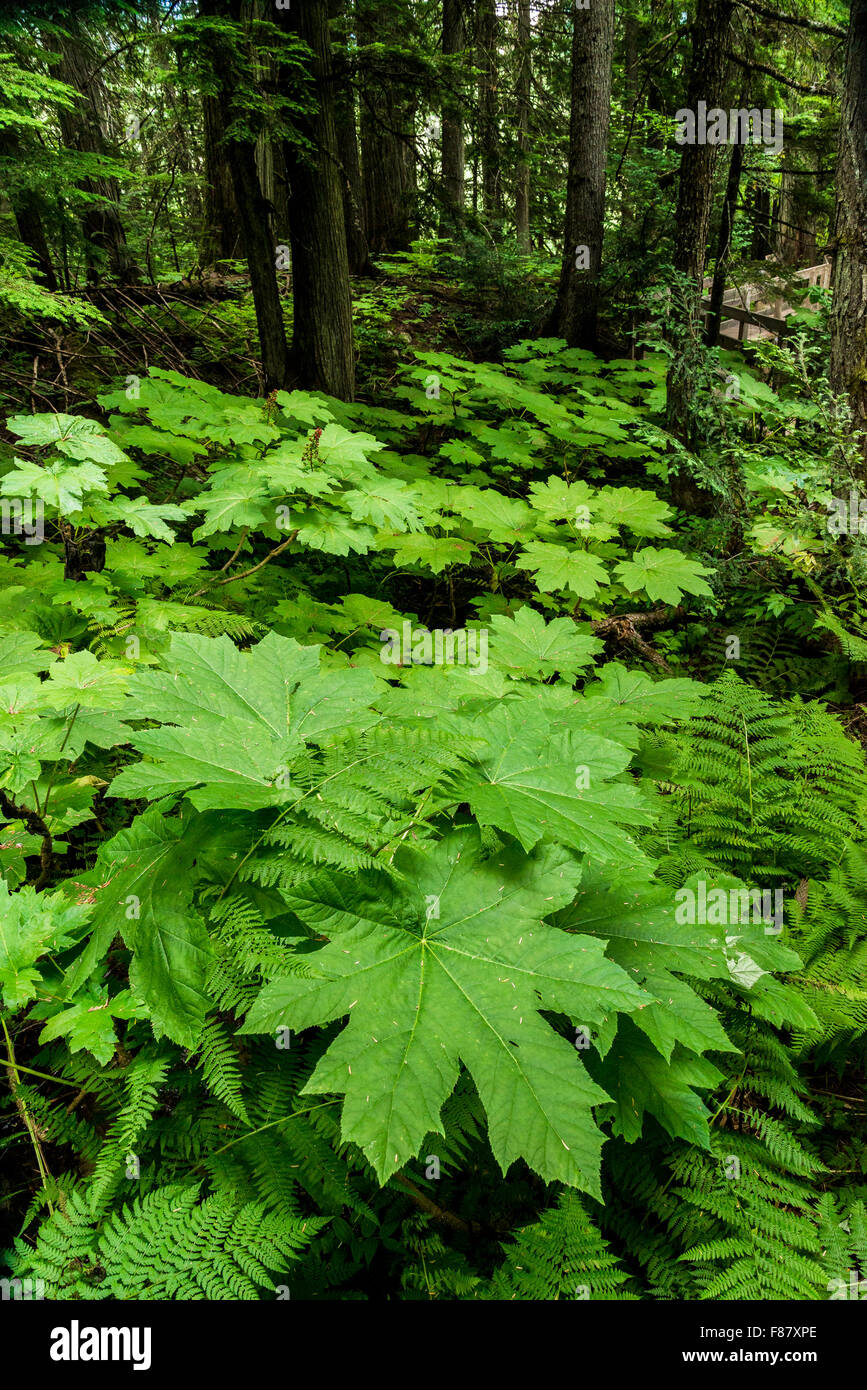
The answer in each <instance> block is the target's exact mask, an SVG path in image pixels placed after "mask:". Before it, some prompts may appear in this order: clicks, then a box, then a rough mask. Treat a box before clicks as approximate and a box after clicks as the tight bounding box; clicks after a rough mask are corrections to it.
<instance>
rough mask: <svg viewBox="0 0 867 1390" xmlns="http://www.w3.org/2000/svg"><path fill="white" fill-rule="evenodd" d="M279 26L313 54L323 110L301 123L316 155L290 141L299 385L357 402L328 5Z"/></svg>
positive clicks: (308, 2)
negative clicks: (355, 398)
mask: <svg viewBox="0 0 867 1390" xmlns="http://www.w3.org/2000/svg"><path fill="white" fill-rule="evenodd" d="M279 23H280V25H281V27H282V28H283V29H284V30H285V32H287V33H291V34H294V35H296V36H297V37H298V38H300V39H302V40H303V41H304V43H306V44H307V45H308V47H309V48H310V49H311V50H312V54H313V57H312V73H313V86H314V91H313V95H314V96H315V98H316V109H315V110H314V111H310V112H308V113H306V114H305V115H303V116H301V117H299V118H298V124H299V127H300V129H301V133H302V134H303V135H305V136H306V137H307V139H308V140H309V142H310V147H311V150H312V153H307V152H306V151H305V150H303V149H301V148H300V147H299V145H297V144H294V143H292V142H289V141H287V142H286V145H285V161H286V172H287V175H288V179H289V238H290V241H291V245H292V292H293V297H294V332H293V339H292V372H293V379H295V380H297V381H298V382H299V383H301V384H303V385H305V386H309V387H313V388H315V389H317V390H320V391H325V392H327V393H328V394H329V395H330V396H337V397H339V398H340V399H341V400H346V401H349V400H352V398H353V396H354V394H355V358H354V354H353V346H352V301H351V294H350V286H349V259H348V255H347V248H346V224H345V220H344V211H343V191H342V189H341V183H340V174H339V168H338V156H337V131H336V127H335V120H334V91H333V85H332V53H331V34H330V31H329V27H328V4H327V0H304V3H303V4H298V5H294V6H293V7H292V9H291V10H288V11H283V12H282V13H280V16H279Z"/></svg>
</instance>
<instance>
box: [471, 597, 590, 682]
mask: <svg viewBox="0 0 867 1390" xmlns="http://www.w3.org/2000/svg"><path fill="white" fill-rule="evenodd" d="M491 627H492V629H493V634H492V642H491V646H492V655H493V658H494V661H495V663H496V664H497V665H498V666H504V667H505V668H506V669H507V670H508V672H509V674H510V675H514V676H553V675H555V674H556V673H558V672H559V674H560V675H561V676H564V677H565V676H574V674H575V672H576V671H577V670H578V668H579V666H589V665H590V663H591V661H592V659H593V656H594V654H595V653H596V652H601V651H602V646H603V644H602V643H601V642H600V641H599V639H598V638H597V637H591V636H590V634H589V633H587V632H581V631H580V629H579V628H577V627H576V626H575V623H574V622H573V621H572V619H571V618H555V619H554V620H553V622H550V623H548V622H546V621H545V619H544V618H543V617H542V615H541V613H537V612H536V610H535V609H534V608H530V607H529V606H525V607H524V608H522V609H520V611H519V612H518V613H516V615H515V617H514V618H506V617H503V616H502V615H501V614H497V615H496V616H495V617H493V618H492V619H491Z"/></svg>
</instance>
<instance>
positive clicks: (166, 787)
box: [110, 633, 380, 810]
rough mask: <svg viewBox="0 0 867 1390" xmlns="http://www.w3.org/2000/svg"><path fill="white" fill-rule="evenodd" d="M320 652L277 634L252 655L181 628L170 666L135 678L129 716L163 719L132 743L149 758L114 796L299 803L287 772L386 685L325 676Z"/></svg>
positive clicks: (116, 784)
mask: <svg viewBox="0 0 867 1390" xmlns="http://www.w3.org/2000/svg"><path fill="white" fill-rule="evenodd" d="M319 650H320V649H319V648H318V647H301V646H299V645H298V643H297V642H295V641H294V640H293V639H292V638H289V637H278V636H277V635H276V634H275V633H269V634H268V636H267V637H265V638H264V639H263V641H261V642H259V643H258V645H257V646H255V647H253V648H252V649H251V650H250V651H249V652H241V651H239V650H238V648H237V647H236V646H235V644H234V643H233V642H231V641H230V640H229V638H228V637H217V638H213V637H202V636H201V635H199V634H198V633H175V634H174V635H173V637H172V640H171V643H170V646H169V648H168V651H167V652H166V653H165V654H164V656H163V665H164V667H165V669H164V670H162V671H154V670H150V671H145V672H141V673H138V674H136V675H135V676H134V677H133V679H132V681H131V699H130V705H129V711H128V715H129V717H130V718H134V717H138V718H144V719H152V720H159V721H160V724H161V725H162V727H160V728H158V729H145V730H141V731H140V732H138V733H136V734H134V735H133V737H132V740H131V741H132V743H133V744H134V746H135V747H136V748H137V749H138V751H139V752H140V753H144V754H146V755H147V756H148V757H149V758H150V759H151V761H150V762H147V763H138V764H136V765H134V766H133V767H128V768H125V769H124V770H123V771H122V772H121V773H120V774H119V776H117V777H116V778H115V779H114V781H113V782H112V784H111V789H110V791H111V795H112V796H148V797H150V798H151V799H153V798H154V797H155V796H158V795H164V794H166V793H174V792H182V791H189V792H191V796H190V800H191V801H192V802H193V804H194V805H195V806H197V807H198V808H199V809H205V808H207V807H212V808H214V807H225V808H227V809H228V808H233V807H234V808H246V809H248V810H253V809H255V808H256V807H262V806H271V805H276V804H282V803H285V802H286V801H287V800H291V799H292V797H293V795H294V794H293V793H292V791H291V788H290V785H289V782H290V778H289V768H290V765H291V763H292V762H293V761H294V759H295V758H296V757H297V755H298V754H299V753H300V752H301V750H302V748H303V745H304V743H305V742H307V741H318V740H321V739H323V738H325V737H327V736H328V734H329V733H330V732H331V731H333V730H334V729H335V728H339V727H341V726H342V725H346V724H349V723H351V722H352V719H353V717H354V715H355V714H356V712H357V711H358V710H360V709H364V708H365V707H366V706H367V705H369V703H370V701H371V700H372V699H373V698H374V696H375V695H376V693H377V690H378V689H379V685H380V682H379V681H378V680H377V678H376V677H375V676H374V675H373V674H372V673H370V672H368V671H355V670H346V671H335V672H329V673H326V674H322V673H320V672H319V670H318V665H319ZM369 722H371V723H373V722H375V717H374V716H371V719H370V721H369ZM193 788H201V789H202V790H200V791H193V790H192V789H193Z"/></svg>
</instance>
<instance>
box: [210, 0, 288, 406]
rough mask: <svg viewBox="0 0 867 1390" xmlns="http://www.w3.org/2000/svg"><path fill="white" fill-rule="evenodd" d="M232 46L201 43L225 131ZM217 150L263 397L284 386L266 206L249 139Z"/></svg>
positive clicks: (231, 111) (219, 12)
mask: <svg viewBox="0 0 867 1390" xmlns="http://www.w3.org/2000/svg"><path fill="white" fill-rule="evenodd" d="M227 8H228V10H229V13H230V15H231V17H232V18H233V19H235V20H236V21H237V16H238V14H239V12H240V6H239V4H238V0H233V2H232V3H231V4H229V5H228V6H227V5H226V4H225V3H223V0H199V13H200V14H201V15H203V16H204V17H208V18H214V17H225V14H226V9H227ZM235 42H236V40H235V41H233V39H232V38H230V37H228V36H226V35H224V34H222V33H220V34H217V33H213V34H208V35H207V37H206V39H205V40H204V48H205V51H206V54H207V58H208V60H209V62H210V64H211V66H212V69H213V72H214V75H215V77H216V79H217V83H218V85H219V93H218V96H217V98H216V99H217V101H218V102H219V105H220V111H221V114H222V116H223V119H224V120H225V122H226V129H227V130H228V129H229V128H230V127H231V124H232V122H233V120H235V119H236V118H238V117H241V116H243V115H244V113H243V112H239V111H238V110H237V103H236V93H235V83H236V78H235V62H236V56H235V47H234V44H235ZM223 148H224V150H225V156H226V163H227V165H228V168H229V173H230V175H231V178H232V189H233V191H234V195H235V204H236V206H237V209H238V224H239V227H240V232H241V245H242V247H243V251H244V256H245V258H246V261H247V266H248V269H249V272H250V289H251V291H252V294H253V307H254V309H255V311H256V327H257V330H258V333H259V349H260V351H261V354H262V377H263V384H264V387H265V392H266V394H267V393H268V392H270V391H273V390H275V389H276V388H278V387H282V386H286V384H287V382H288V380H289V349H288V346H287V343H286V330H285V327H284V324H283V309H282V305H281V303H280V291H279V288H278V285H277V263H276V252H275V248H274V242H273V239H272V237H271V233H270V230H269V217H268V205H267V203H266V202H265V199H264V198H263V197H262V189H261V187H260V185H259V175H258V173H257V170H256V147H255V144H254V143H253V142H252V141H251V140H249V139H246V140H241V139H232V138H228V139H225V140H224V142H223Z"/></svg>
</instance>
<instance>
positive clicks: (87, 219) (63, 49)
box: [44, 15, 141, 285]
mask: <svg viewBox="0 0 867 1390" xmlns="http://www.w3.org/2000/svg"><path fill="white" fill-rule="evenodd" d="M64 23H65V24H66V25H67V26H68V27H67V28H66V29H64V30H61V31H59V32H58V33H57V34H48V35H46V36H45V38H44V42H45V46H46V48H48V49H49V50H51V51H52V52H55V53H56V54H57V55H58V57H59V62H58V64H57V67H56V68H55V70H54V74H53V75H54V76H55V77H57V78H59V80H60V81H61V82H66V83H67V84H68V85H69V86H70V87H72V88H73V90H74V91H76V92H77V93H78V102H77V104H76V106H75V108H74V109H70V108H67V107H65V106H61V107H60V108H59V110H58V119H59V121H60V129H61V133H62V135H63V142H64V144H65V145H67V146H68V147H69V148H70V149H73V150H79V151H80V152H81V153H82V154H101V155H107V154H111V153H113V151H112V150H111V148H110V137H109V124H108V104H107V100H106V93H105V87H104V84H103V82H102V79H101V77H100V75H99V63H100V59H99V57H98V55H97V54H96V52H95V51H94V48H93V45H92V43H91V41H90V39H89V37H88V35H87V34H86V32H85V30H84V29H83V27H82V26H81V24H80V23H79V21H78V20H77V19H76V18H75V16H74V15H72V16H70V17H69V18H68V19H66V20H65V21H64ZM81 188H82V189H83V190H84V191H85V192H87V193H89V194H93V195H95V199H98V201H96V200H95V201H93V202H90V203H88V204H87V206H86V208H85V211H84V213H83V216H82V229H83V231H84V238H85V254H86V259H87V278H88V280H89V281H90V283H91V284H95V283H96V282H97V281H98V280H99V278H100V276H101V274H102V272H103V269H104V268H106V267H107V269H108V271H109V274H110V275H111V276H112V278H113V279H115V280H117V282H118V283H119V284H121V285H125V284H131V283H133V282H135V281H136V280H138V279H140V278H141V271H140V270H139V267H138V266H137V265H136V264H135V261H134V259H133V257H132V254H131V252H130V249H129V246H128V245H127V240H126V233H125V232H124V228H123V223H122V221H121V217H120V212H119V204H120V187H119V185H118V181H117V179H115V178H109V177H99V178H87V179H82V181H81Z"/></svg>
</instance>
